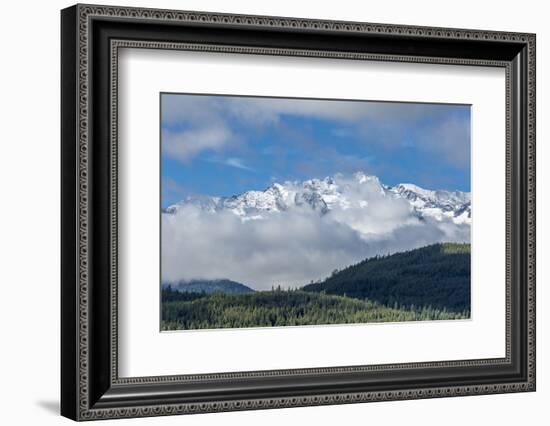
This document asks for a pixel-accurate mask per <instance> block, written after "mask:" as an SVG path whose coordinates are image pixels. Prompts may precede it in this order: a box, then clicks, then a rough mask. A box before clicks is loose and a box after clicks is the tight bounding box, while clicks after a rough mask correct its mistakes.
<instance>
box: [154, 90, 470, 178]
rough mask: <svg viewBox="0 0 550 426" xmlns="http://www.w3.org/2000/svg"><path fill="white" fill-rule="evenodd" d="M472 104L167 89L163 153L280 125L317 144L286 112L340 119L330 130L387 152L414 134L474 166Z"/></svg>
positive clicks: (419, 142) (188, 154)
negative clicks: (287, 122)
mask: <svg viewBox="0 0 550 426" xmlns="http://www.w3.org/2000/svg"><path fill="white" fill-rule="evenodd" d="M468 108H469V107H468V106H465V105H463V106H459V105H445V104H428V103H425V104H423V103H404V102H372V101H370V102H368V101H362V102H361V101H337V100H336V101H331V100H311V99H288V98H259V97H239V96H202V95H177V94H175V95H163V96H162V126H163V129H164V131H163V154H165V155H168V156H170V157H172V158H175V159H177V160H180V161H183V162H185V161H189V160H190V159H191V158H193V157H194V156H196V155H199V154H200V153H201V152H203V151H205V150H212V151H216V152H223V151H226V150H229V149H231V148H233V147H235V146H236V145H237V144H238V143H240V142H243V143H244V142H249V143H250V142H254V141H253V140H250V141H245V140H243V138H242V137H241V138H237V137H236V135H237V134H241V135H243V134H250V133H249V132H247V130H251V129H265V128H268V127H270V126H278V129H279V131H280V132H282V133H281V137H282V138H285V137H286V138H288V139H289V141H290V140H292V141H293V142H295V143H302V144H305V145H307V144H308V143H309V145H311V146H312V147H313V148H312V150H313V151H315V149H316V148H315V146H316V143H315V141H314V140H311V141H309V138H308V137H307V135H306V133H307V132H306V130H305V129H297V132H295V133H296V134H287V133H288V132H290V133H292V129H290V128H288V127H287V128H286V129H285V126H282V123H283V121H284V118H285V117H295V118H296V117H298V118H315V119H320V120H325V121H328V122H330V123H332V124H333V125H334V126H335V127H334V128H332V129H331V130H330V134H332V135H333V136H334V137H335V138H337V139H342V138H359V139H362V140H363V142H364V145H365V147H369V146H373V145H376V146H378V147H379V148H382V149H384V150H386V151H395V150H399V149H402V148H403V144H404V143H405V144H409V145H410V144H411V143H412V142H411V141H410V137H411V133H412V134H413V135H414V136H415V140H416V144H415V148H416V149H418V150H420V151H421V152H425V153H427V154H430V155H432V156H433V154H434V153H435V154H437V155H439V156H440V157H441V159H442V161H445V162H446V163H448V164H450V165H453V166H455V167H458V168H462V169H464V168H467V167H468V166H469V156H470V143H469V141H470V128H469V122H470V120H469V114H468ZM295 130H296V129H295ZM285 132H286V133H285ZM300 138H301V139H302V140H300ZM165 139H166V142H165ZM407 141H409V142H407ZM281 142H283V141H281ZM315 152H316V151H315Z"/></svg>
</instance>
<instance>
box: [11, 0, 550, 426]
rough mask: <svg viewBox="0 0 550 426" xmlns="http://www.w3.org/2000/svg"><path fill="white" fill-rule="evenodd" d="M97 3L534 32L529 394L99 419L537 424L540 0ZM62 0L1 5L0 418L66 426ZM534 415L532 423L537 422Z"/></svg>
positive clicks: (549, 67) (547, 374)
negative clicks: (534, 216) (533, 313)
mask: <svg viewBox="0 0 550 426" xmlns="http://www.w3.org/2000/svg"><path fill="white" fill-rule="evenodd" d="M103 3H104V4H126V5H132V6H144V7H162V8H174V9H190V10H206V11H218V12H233V13H249V14H266V15H281V16H297V17H309V18H326V19H341V20H357V21H370V22H382V23H399V24H413V25H432V26H444V27H446V26H448V27H462V28H478V29H494V30H507V31H526V32H536V33H537V37H538V39H537V43H538V46H537V54H538V60H537V67H538V72H537V76H538V82H537V86H538V89H537V92H538V101H537V103H538V105H537V106H538V118H539V122H538V126H537V132H538V138H537V139H538V141H539V143H538V156H537V158H538V165H539V167H538V177H537V178H538V206H537V207H538V219H539V222H538V233H537V235H538V239H537V244H538V284H539V285H538V297H537V299H538V305H539V307H538V312H537V313H538V374H537V376H538V391H537V392H536V393H532V394H510V395H492V396H482V397H463V398H453V399H437V400H423V401H404V402H386V403H374V404H362V405H347V406H328V407H317V408H293V409H285V410H271V411H257V412H241V413H226V414H208V415H200V416H187V417H185V418H182V417H170V418H156V419H135V420H119V421H118V422H120V423H113V422H112V421H107V422H105V423H102V424H110V423H113V424H123V423H124V424H127V422H132V423H129V424H135V425H138V424H159V425H161V424H164V425H168V424H181V423H182V422H186V423H185V424H188V425H215V424H222V423H223V424H225V425H257V424H263V425H270V424H273V425H275V424H277V425H279V424H281V423H284V424H288V425H291V424H297V423H298V422H307V423H311V424H317V425H332V424H342V425H343V424H354V423H361V424H365V423H367V422H369V423H370V424H376V423H379V422H383V424H399V423H403V422H406V423H407V424H409V425H420V424H422V425H432V424H433V425H436V424H437V425H439V424H445V425H447V426H452V425H465V424H466V425H468V424H479V423H480V422H491V423H493V424H499V425H503V426H504V425H514V424H521V423H523V422H531V424H544V423H545V420H543V416H546V417H547V416H548V409H547V404H548V401H550V368H548V363H550V357H549V351H548V342H549V341H550V337H549V336H550V324H549V322H550V316H549V315H548V313H547V309H545V308H546V307H547V304H550V298H549V291H548V289H547V288H545V284H546V283H547V282H548V280H549V278H550V276H549V273H550V269H549V263H550V262H548V260H547V259H548V258H549V256H550V247H549V244H550V235H549V233H548V223H545V220H544V218H545V217H550V202H549V200H548V191H547V190H546V188H547V186H548V185H550V171H549V168H548V167H547V166H546V167H545V163H547V162H548V160H550V150H549V147H548V144H545V141H546V140H547V139H548V136H549V134H548V133H549V130H550V126H549V125H548V122H547V121H546V120H545V117H548V116H549V114H550V105H549V102H550V96H549V93H548V76H549V75H550V49H549V44H550V27H548V24H547V17H548V12H546V11H545V10H544V4H545V2H543V1H540V0H524V1H521V2H518V1H509V0H500V1H485V2H482V1H479V0H477V1H476V0H462V1H460V2H441V1H437V0H435V1H427V0H425V1H422V0H415V1H410V0H403V1H389V0H388V1H385V2H360V1H352V0H339V1H330V2H321V1H319V0H317V1H305V0H304V1H301V2H300V1H297V0H266V1H252V0H232V1H231V2H228V1H223V0H202V1H201V0H188V1H183V0H182V1H177V0H159V1H153V0H148V1H144V0H133V1H127V0H120V1H114V2H112V1H108V0H105V1H103ZM69 5H71V3H70V2H67V1H61V0H51V1H48V2H38V1H20V2H16V1H14V0H12V1H10V2H4V3H3V5H2V18H3V19H2V23H1V25H0V31H1V38H0V40H1V43H2V49H1V56H0V58H1V65H0V74H1V78H0V105H1V108H2V109H1V113H2V114H1V117H2V120H1V122H0V123H1V124H0V132H1V138H0V151H1V154H0V185H1V192H0V199H1V200H2V204H1V206H0V259H2V263H1V266H0V292H1V294H0V326H1V330H2V333H1V335H0V336H1V340H0V342H1V343H0V345H1V348H2V349H1V350H0V401H1V406H2V410H1V411H0V418H1V419H2V423H3V424H6V425H17V424H30V425H32V424H41V425H49V424H68V422H69V421H68V420H66V419H64V418H61V417H59V416H58V414H57V411H58V403H59V398H58V394H59V332H58V330H59V9H61V8H63V7H66V6H69ZM537 419H538V420H537Z"/></svg>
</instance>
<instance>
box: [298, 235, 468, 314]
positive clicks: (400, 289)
mask: <svg viewBox="0 0 550 426" xmlns="http://www.w3.org/2000/svg"><path fill="white" fill-rule="evenodd" d="M303 290H304V291H313V292H325V293H327V294H335V295H346V296H348V297H353V298H358V299H370V300H375V301H377V302H379V303H381V304H383V305H386V306H399V307H401V306H404V307H410V306H411V305H414V306H415V307H416V308H418V307H422V306H431V307H433V308H437V309H446V310H447V311H452V312H462V311H469V310H470V245H469V244H451V243H445V244H434V245H430V246H427V247H422V248H419V249H415V250H411V251H408V252H402V253H396V254H393V255H390V256H383V257H374V258H370V259H366V260H364V261H362V262H360V263H357V264H355V265H352V266H349V267H347V268H345V269H342V270H341V271H335V272H334V273H333V275H332V276H331V277H329V278H327V279H325V280H324V281H322V282H319V283H314V284H309V285H306V286H305V287H303Z"/></svg>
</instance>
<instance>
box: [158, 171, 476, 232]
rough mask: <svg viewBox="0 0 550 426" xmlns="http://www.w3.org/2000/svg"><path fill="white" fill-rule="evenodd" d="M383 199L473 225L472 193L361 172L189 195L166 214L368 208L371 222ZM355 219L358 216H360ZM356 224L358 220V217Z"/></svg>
mask: <svg viewBox="0 0 550 426" xmlns="http://www.w3.org/2000/svg"><path fill="white" fill-rule="evenodd" d="M381 198H392V199H394V200H396V201H403V202H406V206H408V209H409V212H410V216H411V218H416V219H418V220H426V219H433V220H436V221H450V222H452V223H454V224H457V225H462V224H466V225H470V224H471V196H470V193H469V192H460V191H445V190H428V189H424V188H421V187H419V186H416V185H413V184H410V183H404V184H399V185H395V186H387V185H384V184H383V183H381V182H380V180H379V179H378V178H377V177H376V176H369V175H366V174H364V173H362V172H358V173H355V174H354V175H351V176H349V175H342V174H337V175H335V176H331V177H325V178H324V179H309V180H306V181H303V182H299V181H292V182H291V181H288V182H284V183H282V184H279V183H274V184H273V185H271V186H270V187H269V188H267V189H265V190H264V191H247V192H244V193H243V194H240V195H234V196H231V197H208V196H189V197H187V198H185V199H184V200H182V201H180V202H178V203H177V204H174V205H172V206H170V207H168V208H167V209H166V210H165V212H166V213H168V214H177V213H178V212H180V211H181V210H182V209H184V208H185V207H188V206H194V207H196V208H198V209H199V210H200V211H203V212H208V213H212V214H215V213H219V212H231V213H233V214H235V215H237V216H238V217H240V218H241V220H242V221H247V220H258V219H265V218H266V217H268V216H269V215H270V214H278V213H283V212H286V211H291V210H292V211H299V210H300V209H308V210H313V211H315V212H317V213H318V214H319V215H330V214H333V215H340V216H342V212H345V211H346V210H348V209H353V210H354V211H355V210H359V211H361V210H364V212H365V217H368V218H369V221H372V220H373V219H372V218H373V213H374V214H376V212H375V211H373V210H375V209H376V208H377V206H379V205H380V203H379V200H380V199H381ZM355 216H356V215H355ZM355 220H357V219H355Z"/></svg>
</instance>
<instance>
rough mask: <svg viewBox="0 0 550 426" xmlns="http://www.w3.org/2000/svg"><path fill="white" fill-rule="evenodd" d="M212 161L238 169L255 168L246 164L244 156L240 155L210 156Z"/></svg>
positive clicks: (249, 169)
mask: <svg viewBox="0 0 550 426" xmlns="http://www.w3.org/2000/svg"><path fill="white" fill-rule="evenodd" d="M208 161H209V162H211V163H218V164H223V165H225V166H229V167H235V168H236V169H241V170H246V171H248V172H254V171H255V170H254V169H253V168H252V167H249V166H247V165H246V164H245V162H244V160H243V159H242V158H238V157H229V158H221V159H220V158H210V159H208Z"/></svg>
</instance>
